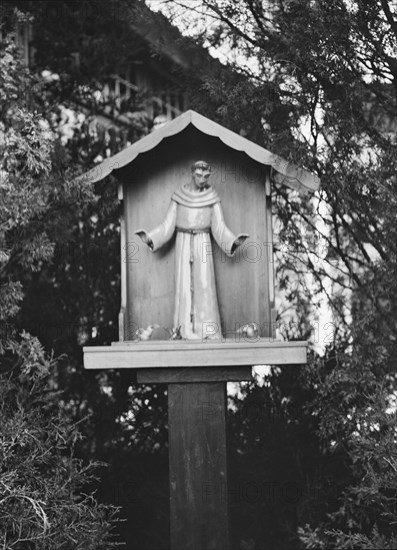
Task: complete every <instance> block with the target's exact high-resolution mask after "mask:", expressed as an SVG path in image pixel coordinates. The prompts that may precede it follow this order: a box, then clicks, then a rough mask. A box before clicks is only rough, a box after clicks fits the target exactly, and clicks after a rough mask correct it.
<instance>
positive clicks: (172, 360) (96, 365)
mask: <svg viewBox="0 0 397 550" xmlns="http://www.w3.org/2000/svg"><path fill="white" fill-rule="evenodd" d="M306 349H307V343H306V342H268V341H263V340H258V341H257V342H240V343H239V342H234V341H232V342H230V341H225V342H217V343H214V342H199V343H196V342H193V341H186V342H173V341H164V342H163V341H157V342H150V343H145V342H137V343H129V344H128V343H125V342H124V343H122V342H119V343H115V345H113V346H93V347H85V348H83V351H84V367H85V368H86V369H120V368H121V369H122V368H133V369H140V368H158V367H206V368H211V367H214V366H218V367H219V366H225V367H227V366H239V365H247V366H253V365H289V364H304V363H306Z"/></svg>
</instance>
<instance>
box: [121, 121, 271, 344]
mask: <svg viewBox="0 0 397 550" xmlns="http://www.w3.org/2000/svg"><path fill="white" fill-rule="evenodd" d="M199 159H203V160H207V161H208V162H209V163H211V165H212V169H213V173H212V176H211V184H212V185H213V187H214V188H215V190H216V191H217V192H218V194H219V196H220V198H221V201H222V208H223V211H224V216H225V221H226V223H227V225H228V226H229V227H230V229H232V231H233V232H234V233H235V234H238V233H242V232H244V233H248V234H249V235H250V238H249V239H248V240H247V241H246V243H244V245H243V246H242V247H241V248H240V249H239V251H238V252H237V253H236V255H235V256H234V257H233V258H229V257H228V256H226V254H225V252H224V251H222V249H221V248H219V247H218V246H217V245H216V244H214V246H213V254H214V263H215V278H216V286H217V294H218V301H219V309H220V314H221V320H222V329H223V335H224V336H226V335H229V336H230V335H231V334H233V333H234V332H235V331H236V330H237V329H238V328H239V327H240V326H242V325H245V324H247V323H251V322H255V323H257V324H258V325H259V326H260V327H261V335H262V336H267V335H269V330H268V327H269V324H270V297H269V245H268V242H269V236H268V235H267V231H268V220H267V210H266V186H265V182H266V177H268V170H269V168H268V167H266V166H264V165H262V164H259V163H257V162H255V161H253V160H252V159H250V158H248V157H247V156H246V155H245V154H243V153H239V152H236V151H234V150H231V149H230V148H228V147H227V146H226V145H224V144H223V143H222V142H221V141H220V140H219V139H218V138H215V137H209V136H205V135H204V134H202V133H201V132H199V131H198V130H196V129H195V128H194V127H191V126H190V127H188V128H187V129H185V130H184V131H183V132H182V133H181V134H179V135H177V136H174V137H170V138H168V139H167V140H165V141H164V142H162V143H160V144H159V145H158V147H157V148H156V150H153V151H149V152H147V153H145V154H142V155H139V157H138V158H137V159H136V161H135V162H134V163H133V164H134V166H133V167H131V166H126V167H125V168H124V169H123V170H120V177H122V179H123V181H124V191H123V195H124V212H125V241H126V251H125V257H126V263H127V269H126V277H127V317H128V321H127V324H128V326H127V329H126V332H127V334H126V337H125V339H126V340H128V339H131V338H132V336H133V334H134V332H135V331H136V330H137V329H138V328H139V327H142V328H145V327H147V326H148V325H150V324H159V325H163V326H166V327H172V326H173V307H174V294H175V289H174V285H175V250H174V248H175V246H174V245H175V240H174V239H173V240H172V241H171V242H170V243H168V244H167V245H166V246H165V247H164V248H163V249H161V250H160V251H158V252H156V253H154V254H153V253H152V252H151V251H150V250H149V248H148V247H147V246H146V245H144V244H143V243H142V242H141V240H140V239H139V237H137V236H136V235H134V231H136V230H137V229H141V228H144V229H147V230H150V229H152V228H153V227H155V226H157V225H158V224H159V223H160V222H161V221H162V220H163V218H164V216H165V214H166V212H167V209H168V205H169V202H170V198H171V196H172V193H173V192H174V191H175V190H176V189H178V188H179V187H180V186H181V185H183V184H184V183H187V182H188V181H189V180H190V177H191V175H190V166H191V164H192V163H193V162H194V161H196V160H199ZM202 253H203V257H202V261H203V262H204V261H206V257H205V254H206V253H207V250H205V251H202Z"/></svg>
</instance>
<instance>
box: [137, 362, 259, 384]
mask: <svg viewBox="0 0 397 550" xmlns="http://www.w3.org/2000/svg"><path fill="white" fill-rule="evenodd" d="M137 380H138V383H139V384H175V383H178V382H186V383H192V382H242V381H244V380H252V367H250V366H239V367H213V368H210V369H209V368H208V367H203V368H201V367H195V368H193V369H192V368H190V367H188V368H185V369H179V368H176V369H167V368H160V369H139V370H138V372H137Z"/></svg>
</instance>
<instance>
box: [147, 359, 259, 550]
mask: <svg viewBox="0 0 397 550" xmlns="http://www.w3.org/2000/svg"><path fill="white" fill-rule="evenodd" d="M251 371H252V369H251V367H250V366H246V365H244V366H237V367H236V366H234V367H196V368H193V369H192V368H184V369H182V368H174V369H167V368H159V369H140V370H139V371H138V373H137V375H138V382H142V383H149V384H150V383H156V382H163V383H164V382H166V383H168V447H169V470H170V523H171V525H170V531H171V550H229V519H228V489H227V462H226V461H227V433H226V431H227V429H226V408H227V395H226V381H227V380H235V381H243V380H251V379H252V372H251Z"/></svg>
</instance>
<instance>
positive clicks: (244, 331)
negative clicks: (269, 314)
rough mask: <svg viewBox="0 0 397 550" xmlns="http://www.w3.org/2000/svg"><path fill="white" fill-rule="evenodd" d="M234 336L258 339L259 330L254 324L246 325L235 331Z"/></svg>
mask: <svg viewBox="0 0 397 550" xmlns="http://www.w3.org/2000/svg"><path fill="white" fill-rule="evenodd" d="M236 334H239V335H240V336H245V337H246V338H258V336H259V329H258V326H257V325H256V324H255V323H247V324H246V325H243V326H242V327H240V328H239V329H238V330H237V331H236Z"/></svg>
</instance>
